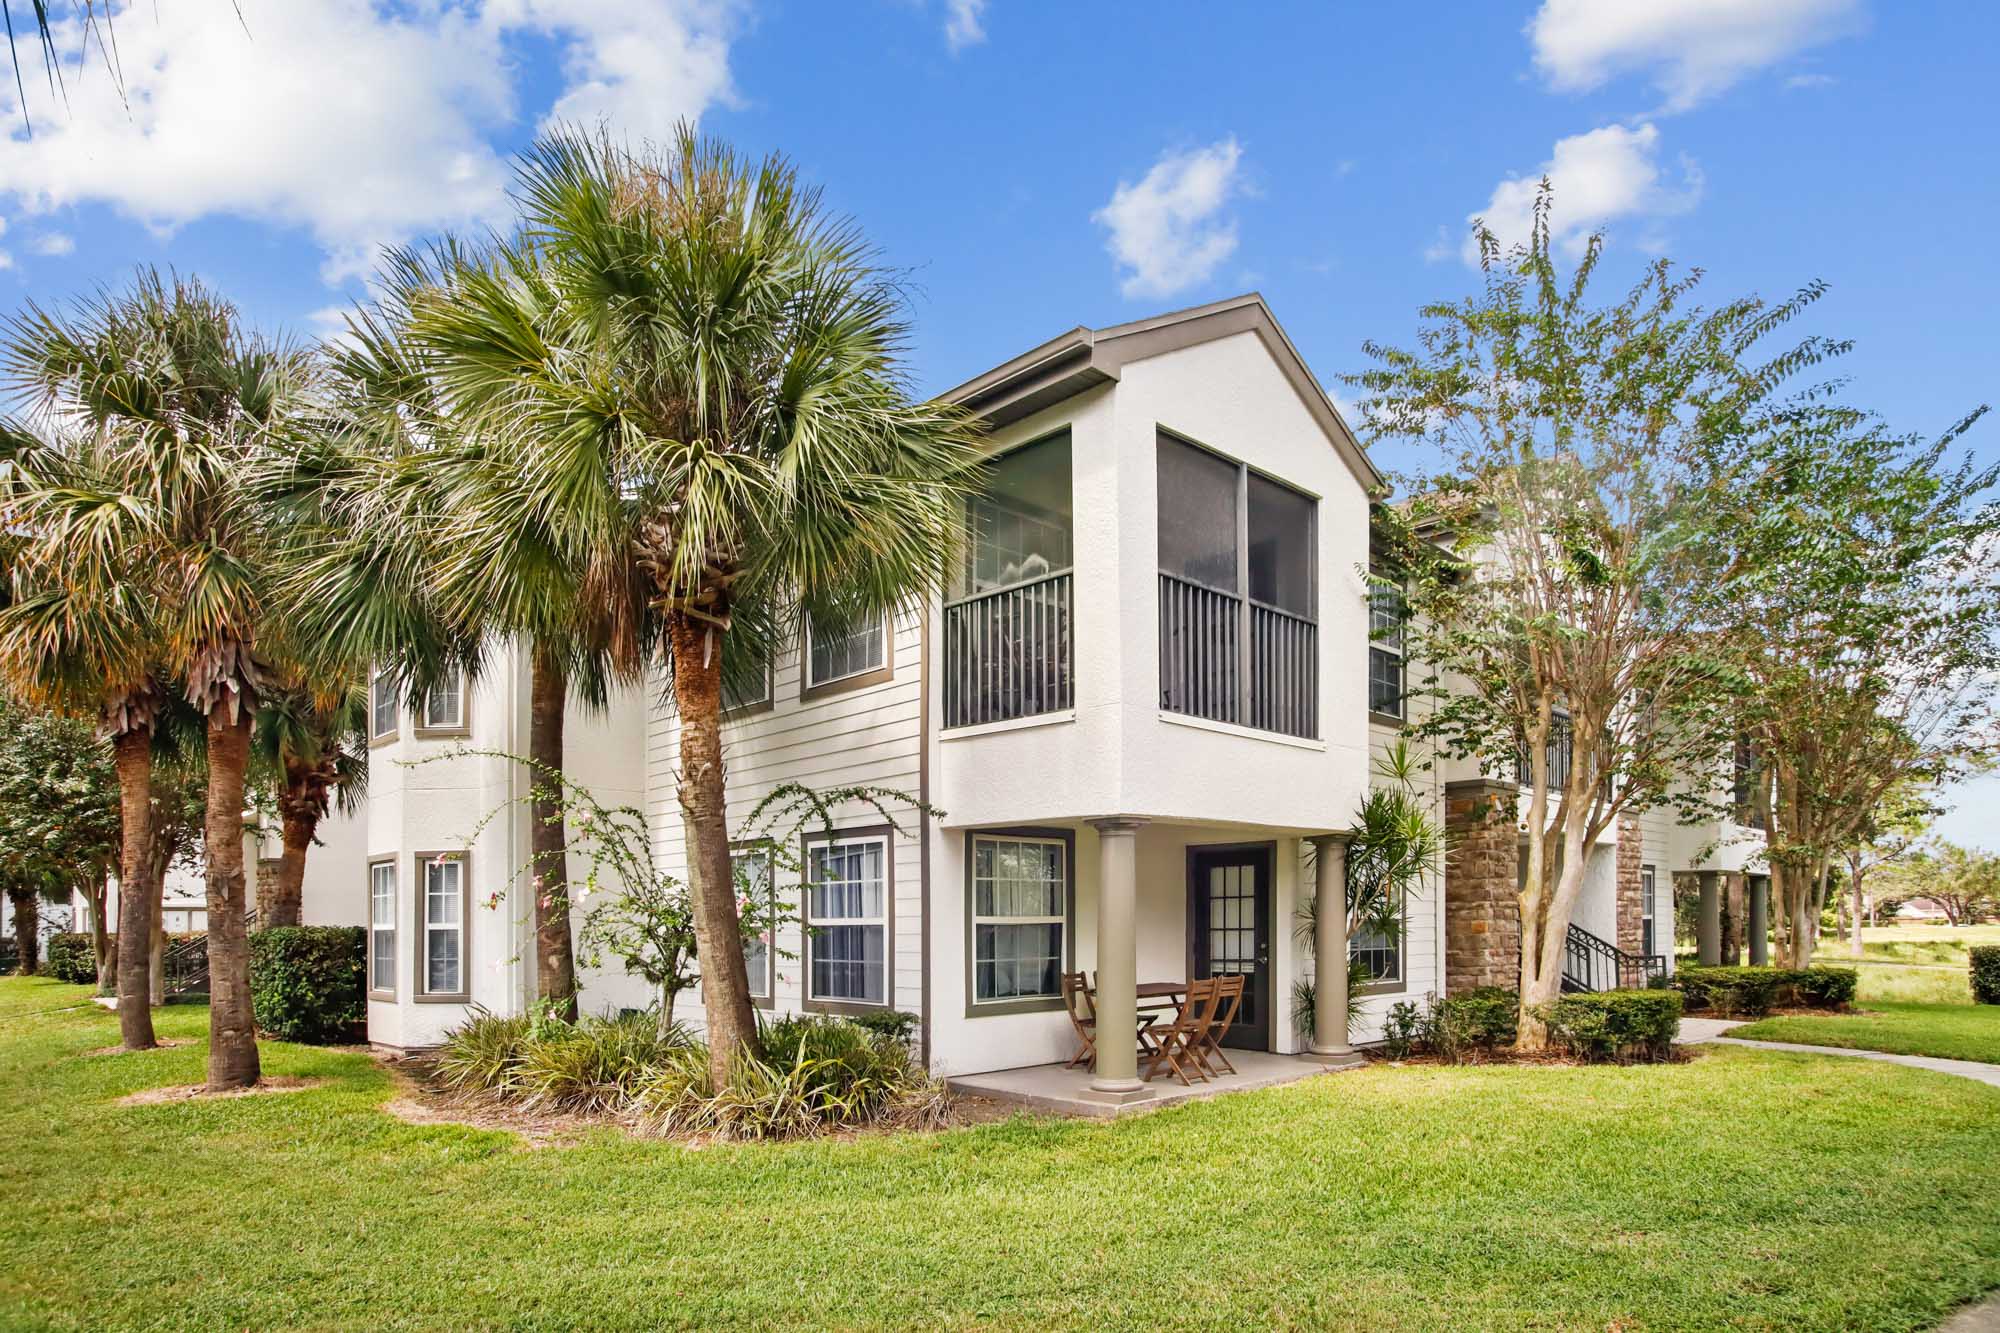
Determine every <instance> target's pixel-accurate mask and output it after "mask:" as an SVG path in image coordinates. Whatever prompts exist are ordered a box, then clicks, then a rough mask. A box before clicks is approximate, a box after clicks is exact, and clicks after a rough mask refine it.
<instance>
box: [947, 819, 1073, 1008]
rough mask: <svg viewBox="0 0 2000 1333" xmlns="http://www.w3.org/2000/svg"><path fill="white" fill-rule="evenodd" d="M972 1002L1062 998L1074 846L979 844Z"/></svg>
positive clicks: (975, 844)
mask: <svg viewBox="0 0 2000 1333" xmlns="http://www.w3.org/2000/svg"><path fill="white" fill-rule="evenodd" d="M971 881H972V1002H973V1004H975V1005H983V1004H996V1003H1001V1002H1006V1001H1017V1000H1047V999H1056V998H1058V997H1060V995H1061V993H1062V990H1061V983H1062V973H1063V959H1064V957H1065V946H1066V944H1067V942H1068V940H1067V936H1068V931H1069V898H1070V891H1069V890H1070V883H1069V845H1068V843H1067V842H1065V841H1064V840H1062V839H1059V838H1034V837H1014V836H999V837H993V836H987V835H983V834H975V835H974V836H973V838H972V864H971Z"/></svg>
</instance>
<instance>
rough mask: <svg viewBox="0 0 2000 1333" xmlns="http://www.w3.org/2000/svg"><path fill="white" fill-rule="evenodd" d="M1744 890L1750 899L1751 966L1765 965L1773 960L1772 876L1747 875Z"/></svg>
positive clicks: (1744, 880)
mask: <svg viewBox="0 0 2000 1333" xmlns="http://www.w3.org/2000/svg"><path fill="white" fill-rule="evenodd" d="M1743 892H1744V894H1745V896H1746V897H1748V898H1749V899H1750V913H1749V915H1750V966H1752V967H1763V966H1765V965H1766V964H1768V963H1769V962H1770V961H1771V880H1770V877H1769V876H1767V875H1745V876H1744V877H1743Z"/></svg>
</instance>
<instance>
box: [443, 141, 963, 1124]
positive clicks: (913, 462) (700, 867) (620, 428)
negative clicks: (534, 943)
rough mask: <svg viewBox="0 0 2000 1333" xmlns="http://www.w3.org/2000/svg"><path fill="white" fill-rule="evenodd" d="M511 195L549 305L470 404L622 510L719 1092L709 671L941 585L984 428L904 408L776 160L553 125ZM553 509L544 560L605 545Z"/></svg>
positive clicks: (543, 513)
mask: <svg viewBox="0 0 2000 1333" xmlns="http://www.w3.org/2000/svg"><path fill="white" fill-rule="evenodd" d="M517 194H518V198H519V200H520V203H521V207H522V209H523V212H524V227H523V244H524V245H525V246H527V247H530V248H531V249H532V251H533V252H534V254H535V256H536V260H537V271H538V272H539V273H540V274H541V275H542V276H543V278H544V280H545V281H546V284H547V287H548V295H547V302H548V309H547V311H546V313H545V316H544V317H543V318H542V319H540V320H539V321H538V322H537V323H536V324H534V325H533V326H520V327H517V328H516V330H515V331H514V332H515V337H514V338H513V340H512V342H511V343H510V345H509V354H508V356H507V357H506V358H504V361H499V359H497V358H496V361H499V363H498V364H495V365H494V366H493V367H492V368H491V369H492V371H493V372H495V373H492V374H488V375H482V376H481V377H480V379H481V382H482V383H483V384H485V385H486V386H487V387H486V389H485V391H484V392H483V393H482V394H473V393H468V394H467V395H466V399H467V403H468V406H469V407H470V408H472V409H473V410H474V412H475V414H476V416H477V418H478V419H479V420H480V421H482V422H483V423H485V424H487V425H488V426H490V428H491V429H492V431H493V435H494V445H495V448H496V450H499V451H501V452H504V453H509V454H510V457H509V464H510V465H512V466H519V467H533V466H542V467H544V468H547V469H549V470H550V471H551V472H554V473H567V472H568V471H569V470H571V469H574V470H575V473H576V475H577V476H578V477H579V478H580V477H581V476H582V475H584V474H585V473H586V472H587V473H588V474H589V476H590V478H591V480H590V481H589V483H588V485H587V488H586V489H587V491H588V493H589V494H590V495H592V496H595V497H602V499H601V500H600V503H609V502H610V501H611V500H614V499H615V500H616V502H617V503H618V505H619V518H618V522H617V525H616V526H617V528H618V530H619V533H620V536H621V539H622V540H623V542H624V543H625V544H626V546H627V548H628V550H629V552H630V554H631V557H632V558H634V559H635V560H636V562H637V565H638V567H639V568H640V569H641V570H643V571H644V574H645V576H646V579H647V582H648V588H647V592H648V594H649V599H650V602H651V605H652V607H653V608H654V610H655V611H656V612H657V613H659V614H660V615H661V616H662V617H663V618H664V621H665V631H666V632H665V650H666V653H667V655H668V657H669V658H670V663H671V682H672V689H673V695H674V701H675V704H676V707H677V710H678V713H679V717H680V764H681V771H680V783H679V789H680V799H681V813H682V826H683V830H684V833H685V837H686V842H687V849H688V864H689V870H690V874H689V879H690V896H691V899H692V901H693V906H694V920H695V934H696V939H697V952H698V956H699V957H700V958H701V960H702V977H703V982H702V985H703V996H704V1003H705V1006H706V1010H707V1028H708V1034H709V1043H710V1060H711V1068H712V1072H713V1074H714V1076H715V1078H716V1080H717V1083H718V1085H722V1084H725V1083H727V1082H728V1081H729V1079H730V1077H731V1062H732V1058H733V1057H734V1055H735V1053H736V1051H737V1050H738V1049H739V1048H751V1049H754V1048H755V1046H756V1041H757V1033H756V1025H755V1019H754V1016H753V1012H752V1009H751V1004H750V996H749V987H748V983H747V977H746V973H745V968H744V960H743V946H742V936H741V931H740V929H739V926H738V920H737V906H736V895H735V885H734V880H733V878H732V875H731V867H730V853H729V829H728V825H727V821H726V815H725V805H724V777H723V765H722V743H721V728H720V715H721V684H722V670H723V667H722V664H723V660H724V658H725V656H726V655H729V656H733V658H734V659H735V660H738V661H741V660H743V659H744V658H745V657H748V656H750V655H751V654H747V653H742V652H738V653H735V654H726V653H725V647H724V645H725V641H726V640H728V639H730V638H731V636H732V635H734V636H736V637H737V638H738V639H742V638H745V637H749V638H751V639H752V640H753V646H762V645H754V640H755V639H756V638H757V637H759V636H761V635H763V634H765V633H768V631H769V627H771V626H774V625H777V626H783V625H790V624H796V622H797V619H798V617H799V616H801V615H811V616H814V617H817V618H819V619H820V621H821V623H822V624H823V625H826V624H831V625H834V626H838V625H839V624H841V623H843V622H849V623H851V622H853V621H855V620H856V619H858V618H860V617H870V616H873V615H876V614H887V613H890V612H893V611H895V610H897V609H899V608H901V607H904V606H907V605H908V604H909V603H910V602H911V601H912V599H914V598H917V597H919V596H922V595H924V594H927V593H931V592H933V591H935V590H937V589H939V588H941V587H942V585H943V583H944V581H945V577H946V574H947V571H948V570H949V568H950V566H951V562H952V560H953V558H954V556H955V554H956V551H957V549H958V539H959V533H960V528H961V524H962V514H963V506H964V499H965V495H966V491H967V488H968V487H969V485H970V483H971V481H972V480H973V469H974V467H975V464H976V458H977V451H976V439H975V429H974V427H973V425H972V423H971V422H970V421H969V419H968V418H966V417H965V416H964V415H962V414H961V413H959V412H958V411H957V410H956V409H954V408H951V407H948V406H946V405H943V404H938V403H919V402H916V401H914V399H913V397H912V395H911V394H910V393H909V391H908V386H907V382H906V380H905V377H904V373H903V371H902V369H901V366H900V362H899V356H900V354H901V351H902V347H903V344H904V340H905V337H906V325H905V323H904V320H903V297H902V292H901V290H900V288H899V287H898V286H897V284H896V282H895V280H894V278H893V276H892V275H890V274H889V273H888V272H886V271H885V270H884V269H883V268H881V267H880V266H879V264H878V262H877V260H876V258H875V256H874V253H873V252H872V251H871V250H870V249H869V248H868V247H867V245H866V244H865V243H864V242H863V241H862V239H861V238H860V236H859V234H858V233H857V232H856V230H855V228H854V227H853V226H852V225H851V224H850V223H848V222H846V221H844V220H841V219H839V218H836V217H833V216H831V215H829V214H828V213H827V212H826V210H825V209H824V208H823V207H822V204H821V201H820V197H819V194H818V192H817V191H816V190H813V189H809V188H806V187H804V186H802V185H800V183H799V182H798V179H797V175H796V172H795V171H794V170H793V168H792V167H791V166H789V165H788V164H787V163H786V162H784V161H783V160H782V159H780V158H777V157H771V158H767V159H765V160H764V161H762V162H760V163H751V162H749V161H746V160H744V159H741V158H739V157H737V156H736V155H735V154H734V153H733V152H731V151H730V150H729V149H728V148H726V147H724V146H723V145H721V144H719V143H717V142H714V141H712V140H705V139H701V138H698V137H697V136H696V135H695V133H694V132H693V131H692V130H691V129H688V128H686V127H683V128H682V129H681V130H680V132H679V133H678V134H677V135H676V137H675V140H674V142H673V144H672V145H671V147H670V148H669V149H668V150H667V151H666V152H665V154H664V155H659V154H656V153H654V152H653V151H652V150H650V149H649V150H646V151H643V152H641V151H633V150H629V149H626V148H622V147H619V146H616V145H614V144H613V143H612V142H611V141H610V139H609V138H608V137H604V136H599V137H594V138H593V137H590V136H585V135H581V134H575V133H557V134H554V135H552V136H550V137H546V138H544V139H543V140H542V141H540V142H539V143H538V144H537V145H536V146H535V147H534V148H533V150H531V152H530V153H529V155H528V157H527V159H526V160H525V162H524V164H523V165H522V167H521V170H520V174H519V182H518V191H517ZM530 448H531V449H532V450H533V451H534V457H535V458H539V459H541V460H544V461H542V462H541V463H539V464H537V463H535V462H533V461H532V460H531V459H530V458H528V457H526V456H524V455H523V454H522V453H521V451H523V450H527V449H530ZM600 478H602V480H600ZM568 494H569V491H568V490H566V489H565V488H563V487H562V486H560V485H550V486H548V487H546V488H544V489H542V490H541V491H540V492H539V494H536V495H530V496H528V497H526V498H528V499H529V500H530V501H531V502H532V503H534V504H536V505H537V506H538V513H537V517H538V518H539V520H540V521H541V522H543V523H545V524H546V525H547V526H548V528H549V530H550V531H551V533H552V534H553V541H554V542H555V544H556V545H557V546H558V548H561V549H569V550H574V551H577V552H595V551H598V550H599V549H600V546H601V543H602V542H603V541H604V540H605V534H606V533H607V532H608V531H609V530H610V528H611V526H612V525H610V524H608V523H606V522H605V521H604V520H603V518H602V516H601V515H600V514H599V513H598V512H597V510H596V508H595V507H591V506H573V505H570V504H568V503H565V502H564V501H565V497H566V496H567V495H568ZM605 558H606V563H607V565H610V566H614V567H615V566H616V565H617V561H616V560H615V559H613V558H612V557H611V556H610V555H606V557H605Z"/></svg>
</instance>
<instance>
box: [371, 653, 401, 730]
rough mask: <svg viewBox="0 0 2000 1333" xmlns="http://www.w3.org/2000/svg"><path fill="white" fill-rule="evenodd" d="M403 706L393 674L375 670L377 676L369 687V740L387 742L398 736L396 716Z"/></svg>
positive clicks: (379, 669)
mask: <svg viewBox="0 0 2000 1333" xmlns="http://www.w3.org/2000/svg"><path fill="white" fill-rule="evenodd" d="M402 705H403V698H402V693H401V691H399V690H398V689H397V688H396V677H395V674H394V673H393V672H390V671H387V670H384V669H383V668H381V667H377V668H375V675H374V677H373V678H372V679H371V680H370V681H369V686H368V738H369V739H370V740H377V741H380V740H387V739H388V738H389V737H391V736H394V735H395V734H396V714H397V713H398V712H400V711H401V709H402Z"/></svg>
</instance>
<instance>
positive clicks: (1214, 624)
mask: <svg viewBox="0 0 2000 1333" xmlns="http://www.w3.org/2000/svg"><path fill="white" fill-rule="evenodd" d="M1157 448H1158V466H1159V472H1158V481H1159V534H1158V535H1159V558H1160V607H1159V616H1160V619H1159V632H1160V708H1161V710H1162V711H1164V712H1169V713H1183V714H1186V715H1189V716H1192V717H1200V718H1206V719H1208V720H1210V721H1213V722H1227V723H1232V724H1238V725H1243V726H1248V727H1253V728H1256V729H1257V730H1260V731H1276V732H1282V733H1284V734H1285V735H1289V736H1316V735H1318V734H1319V626H1318V623H1317V591H1316V587H1317V585H1316V579H1317V566H1318V557H1317V554H1316V550H1317V542H1318V536H1317V529H1316V523H1317V511H1318V502H1317V501H1316V500H1314V499H1313V498H1312V497H1311V496H1309V495H1307V494H1305V493H1304V492H1302V491H1297V490H1294V489H1292V488H1291V487H1289V486H1286V485H1284V484H1282V483H1281V482H1277V481H1274V480H1272V479H1271V478H1269V477H1266V476H1262V475H1260V474H1258V473H1254V472H1252V471H1250V470H1249V469H1248V468H1246V467H1244V466H1243V465H1242V464H1239V463H1232V462H1230V461H1229V460H1227V459H1224V458H1220V457H1218V456H1217V455H1215V454H1212V453H1209V452H1208V451H1207V450H1205V449H1200V448H1197V447H1196V446H1194V445H1192V444H1187V443H1184V442H1183V441H1181V440H1177V439H1175V438H1173V437H1172V436H1170V435H1168V434H1166V433H1165V432H1164V431H1163V432H1161V433H1160V435H1159V437H1158V442H1157Z"/></svg>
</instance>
